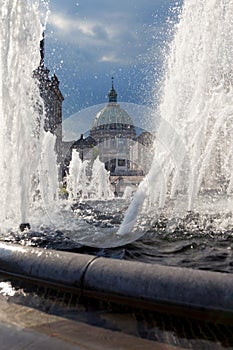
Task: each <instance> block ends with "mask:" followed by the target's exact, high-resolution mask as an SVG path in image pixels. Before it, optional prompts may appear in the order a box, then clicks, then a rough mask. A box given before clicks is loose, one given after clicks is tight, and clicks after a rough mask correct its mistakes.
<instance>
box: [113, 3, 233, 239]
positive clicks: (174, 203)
mask: <svg viewBox="0 0 233 350" xmlns="http://www.w3.org/2000/svg"><path fill="white" fill-rule="evenodd" d="M232 14H233V4H232V2H231V1H222V2H221V3H220V4H216V3H215V2H213V1H204V0H203V1H202V0H200V1H198V2H196V1H195V2H193V1H185V3H184V5H183V10H182V14H181V15H180V21H179V23H178V24H177V25H176V27H175V31H174V32H175V35H174V40H173V41H172V43H171V44H170V50H169V51H170V53H169V55H168V57H167V58H166V60H165V72H166V73H165V76H164V82H163V92H162V94H161V96H162V98H161V103H160V106H159V111H158V113H159V115H160V118H161V119H160V120H161V121H160V126H159V129H158V132H157V135H156V141H155V144H154V160H153V164H152V167H151V170H150V172H149V174H148V176H147V177H146V178H145V179H144V181H143V182H142V183H141V184H140V188H139V191H138V193H137V194H136V196H135V198H134V200H133V201H132V203H131V206H130V207H129V209H128V212H127V215H126V217H125V219H124V222H123V224H122V225H121V228H120V230H119V232H118V234H119V235H124V234H125V232H128V231H129V230H130V229H131V228H132V227H133V225H134V223H135V220H136V216H137V213H139V212H141V210H143V203H144V206H145V207H146V211H147V212H148V205H149V206H151V207H152V210H153V212H154V215H155V213H158V212H160V213H161V212H162V213H163V214H165V216H167V217H168V218H173V219H174V218H182V217H183V218H185V217H186V215H187V213H188V215H190V212H191V213H194V212H196V213H198V215H205V216H206V218H207V224H206V229H207V230H208V224H209V223H210V222H209V221H208V216H211V221H212V223H213V220H214V218H215V217H216V216H219V215H220V216H222V217H223V220H222V222H221V223H220V226H219V220H217V225H218V228H216V229H217V230H219V229H220V230H228V231H229V230H232V228H233V221H232V215H231V213H232V204H233V201H232V188H233V185H232V184H233V178H232V173H233V172H232V170H233V169H232V165H233V162H232V149H233V142H232V137H231V131H232V127H233V109H232V100H233V73H232V72H233V66H232V50H233V36H232V30H233V26H232V20H231V18H232ZM179 222H180V221H179V220H178V221H177V224H179ZM220 227H221V228H220ZM174 228H176V226H175V225H174Z"/></svg>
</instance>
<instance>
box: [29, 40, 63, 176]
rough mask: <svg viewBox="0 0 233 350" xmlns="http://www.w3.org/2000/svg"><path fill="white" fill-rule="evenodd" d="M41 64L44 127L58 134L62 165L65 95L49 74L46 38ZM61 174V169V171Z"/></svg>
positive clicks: (39, 79)
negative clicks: (46, 59)
mask: <svg viewBox="0 0 233 350" xmlns="http://www.w3.org/2000/svg"><path fill="white" fill-rule="evenodd" d="M40 56H41V60H40V65H39V67H38V68H37V70H35V71H34V77H35V78H36V79H37V80H38V83H39V90H40V96H41V98H42V100H43V107H41V113H43V112H44V113H45V121H44V129H45V131H50V132H51V133H52V134H53V135H55V136H56V144H55V152H56V154H57V163H58V165H59V166H60V168H61V166H62V162H63V161H62V102H63V100H64V97H63V95H62V93H61V90H60V87H59V84H60V82H59V80H58V78H57V76H56V75H55V74H54V75H52V76H51V77H50V76H49V72H50V71H49V69H48V68H47V67H46V66H45V64H44V38H43V40H41V43H40ZM59 173H60V174H59V176H60V175H61V169H60V171H59Z"/></svg>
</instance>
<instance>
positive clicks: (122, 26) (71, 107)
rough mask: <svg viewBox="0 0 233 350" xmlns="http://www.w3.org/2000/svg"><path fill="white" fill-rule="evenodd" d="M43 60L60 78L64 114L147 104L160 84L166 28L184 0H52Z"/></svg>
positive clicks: (170, 24) (152, 98) (175, 18)
mask: <svg viewBox="0 0 233 350" xmlns="http://www.w3.org/2000/svg"><path fill="white" fill-rule="evenodd" d="M49 3H50V4H49V8H50V13H49V16H48V22H47V26H46V31H45V63H46V65H47V67H48V68H49V69H50V72H51V74H53V73H55V74H56V75H57V77H58V79H59V80H60V88H61V91H62V93H63V96H64V98H65V100H64V102H63V118H64V119H65V118H68V117H70V116H71V115H73V114H75V113H77V112H79V111H81V110H83V109H86V108H88V107H90V106H94V105H97V104H102V103H106V102H107V94H108V91H109V90H110V88H111V77H112V76H113V77H114V86H115V89H116V91H117V93H118V101H119V102H127V103H133V104H139V105H150V104H153V103H154V101H155V100H156V98H155V96H156V92H157V91H158V88H159V86H160V81H161V77H162V71H163V70H162V67H163V61H164V51H165V50H166V48H167V44H168V42H169V41H170V40H171V34H170V33H171V32H170V30H168V29H169V28H172V27H173V26H174V23H175V22H176V20H177V16H178V12H179V8H180V7H181V4H182V0H177V1H175V0H117V1H115V0H66V1H64V0H50V1H49Z"/></svg>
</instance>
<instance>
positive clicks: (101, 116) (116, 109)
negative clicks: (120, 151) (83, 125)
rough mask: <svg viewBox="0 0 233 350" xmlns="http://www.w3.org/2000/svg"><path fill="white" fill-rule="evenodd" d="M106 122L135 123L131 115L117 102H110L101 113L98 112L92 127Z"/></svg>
mask: <svg viewBox="0 0 233 350" xmlns="http://www.w3.org/2000/svg"><path fill="white" fill-rule="evenodd" d="M106 124H123V125H134V124H133V120H132V118H131V117H130V115H129V114H128V113H127V112H126V111H125V110H124V109H123V108H121V107H120V106H119V105H118V104H117V103H115V102H110V103H108V104H107V106H105V107H104V108H103V109H102V110H101V111H100V112H99V113H97V115H96V117H95V119H94V121H93V124H92V129H95V128H98V127H99V126H100V125H106Z"/></svg>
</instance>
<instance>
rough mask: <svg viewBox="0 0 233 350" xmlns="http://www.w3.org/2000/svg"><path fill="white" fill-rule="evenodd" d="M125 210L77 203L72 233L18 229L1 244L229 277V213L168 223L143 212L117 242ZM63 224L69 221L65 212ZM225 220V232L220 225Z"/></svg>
mask: <svg viewBox="0 0 233 350" xmlns="http://www.w3.org/2000/svg"><path fill="white" fill-rule="evenodd" d="M119 203H120V204H121V205H120V206H119ZM119 207H121V209H119ZM126 208H127V202H125V201H123V200H119V201H118V202H117V201H116V200H113V201H105V202H100V201H98V202H97V201H94V202H86V203H85V202H82V203H75V204H73V205H72V210H71V213H72V215H74V216H75V217H76V226H75V227H74V228H73V229H69V230H68V229H66V228H65V223H66V222H64V224H63V227H61V228H59V227H58V225H53V226H49V225H44V226H40V227H39V228H38V229H37V230H34V229H31V230H28V231H24V232H20V231H19V230H16V231H12V232H10V233H8V234H7V235H4V236H2V237H1V239H2V240H4V241H7V242H11V243H18V244H23V245H29V246H36V247H43V248H46V249H57V250H64V251H71V252H77V253H87V254H94V255H98V256H104V257H112V258H117V259H126V260H135V261H142V262H147V263H152V264H153V263H159V264H165V265H173V266H180V267H190V268H196V269H204V270H213V271H224V272H229V273H231V272H233V229H232V226H231V221H232V214H231V213H230V212H229V213H225V214H218V215H216V214H213V213H212V214H202V215H201V214H199V213H197V212H196V213H194V212H189V213H187V214H186V215H185V216H184V217H183V218H177V219H174V218H171V219H169V218H167V217H165V216H164V215H163V214H162V213H160V214H157V215H152V214H149V213H148V214H147V215H145V213H143V214H141V216H139V217H138V222H137V223H136V226H137V228H136V229H135V230H134V231H133V232H131V233H130V234H128V236H127V235H126V236H125V237H120V238H119V237H116V232H117V228H118V227H119V225H120V223H121V221H122V218H123V215H124V212H125V210H126ZM103 209H104V210H103ZM62 219H64V217H63V218H62ZM66 220H69V216H67V209H66ZM223 221H224V222H225V226H224V228H222V227H221V225H220V222H221V223H222V222H223ZM226 222H227V223H229V224H228V225H227V224H226ZM77 228H78V229H77ZM98 246H102V247H104V246H109V247H111V248H98Z"/></svg>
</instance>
